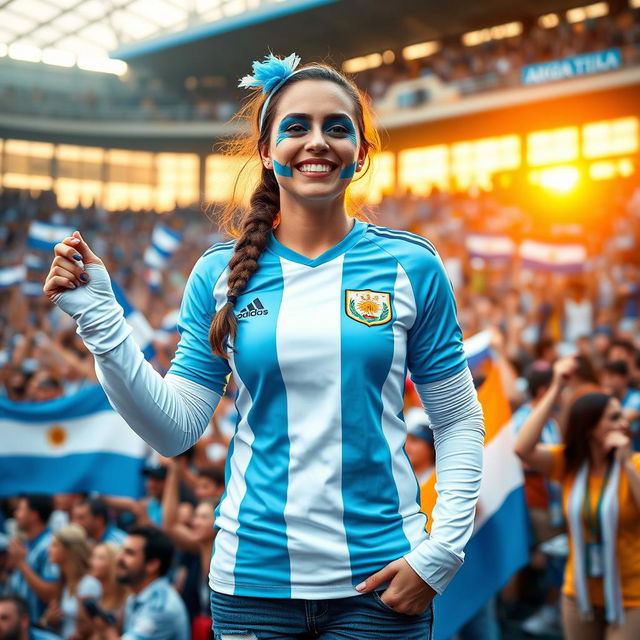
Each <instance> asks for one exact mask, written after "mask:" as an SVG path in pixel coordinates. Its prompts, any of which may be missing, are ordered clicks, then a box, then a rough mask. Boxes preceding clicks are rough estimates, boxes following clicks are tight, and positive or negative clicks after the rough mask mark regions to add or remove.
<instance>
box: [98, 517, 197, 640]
mask: <svg viewBox="0 0 640 640" xmlns="http://www.w3.org/2000/svg"><path fill="white" fill-rule="evenodd" d="M172 559H173V544H172V543H171V540H170V539H169V538H168V537H167V535H166V534H164V533H163V532H162V531H160V530H158V529H156V528H155V527H150V526H140V527H133V528H132V529H131V530H130V531H129V535H128V536H127V538H126V539H125V541H124V545H123V547H122V549H121V551H120V555H119V556H118V561H117V565H116V578H117V580H118V581H119V582H121V583H123V584H127V585H129V587H130V588H131V591H132V594H131V595H130V596H129V598H128V600H127V604H126V608H125V614H124V635H123V636H122V639H123V640H189V638H190V629H189V616H188V614H187V609H186V607H185V605H184V603H183V602H182V599H181V598H180V596H179V595H178V593H177V592H176V591H175V589H174V588H173V587H172V586H171V583H170V582H169V580H168V579H167V577H166V575H167V572H168V571H169V568H170V567H171V561H172ZM94 624H95V627H96V629H98V630H99V631H100V635H101V637H102V638H103V639H104V640H117V639H119V638H120V637H121V636H120V635H119V634H118V630H117V627H116V626H115V625H113V626H109V625H107V624H106V623H105V621H104V620H103V619H101V618H98V617H96V618H94Z"/></svg>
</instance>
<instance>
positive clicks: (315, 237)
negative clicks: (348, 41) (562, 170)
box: [44, 54, 484, 640]
mask: <svg viewBox="0 0 640 640" xmlns="http://www.w3.org/2000/svg"><path fill="white" fill-rule="evenodd" d="M299 61H300V60H299V58H298V57H297V56H295V54H293V55H291V56H289V57H288V58H286V59H279V58H276V57H274V56H268V57H267V58H266V59H265V60H264V61H263V62H255V63H254V67H253V71H254V75H253V76H247V77H245V78H243V81H242V83H241V85H242V86H244V87H248V88H254V89H255V91H254V95H253V96H252V98H251V100H249V102H248V103H247V107H246V112H245V113H246V114H248V115H249V117H250V118H251V119H252V121H253V125H254V136H253V137H250V138H248V139H247V140H245V142H244V143H243V144H244V145H245V147H246V145H249V147H250V149H251V151H250V153H251V154H252V155H253V157H254V158H255V160H256V162H259V163H260V164H259V166H260V175H259V180H258V183H257V185H256V187H255V189H254V191H253V193H252V196H251V199H250V204H249V208H248V209H247V210H246V211H244V212H242V213H241V214H240V216H239V217H238V215H237V213H238V212H237V211H235V210H234V209H233V208H231V209H229V210H228V211H227V212H226V215H225V216H224V217H223V219H222V220H221V227H222V228H223V229H224V230H225V231H232V232H233V231H234V230H236V229H237V234H236V235H237V236H238V238H237V240H236V241H232V242H226V243H221V244H217V245H214V246H213V247H211V248H210V249H209V250H208V251H206V252H205V254H204V255H203V256H202V257H201V258H200V260H199V261H198V263H197V264H196V266H195V267H194V269H193V271H192V273H191V276H190V278H189V282H188V283H187V287H186V290H185V294H184V298H183V301H182V306H181V311H180V319H179V321H178V328H179V330H180V333H181V339H180V343H179V345H178V350H177V354H176V357H175V358H174V360H173V361H172V364H171V368H170V370H169V372H168V373H167V374H166V375H165V376H164V378H163V377H162V376H160V375H159V374H157V373H156V372H155V371H154V370H153V368H152V367H151V366H150V365H149V363H147V362H145V360H144V357H143V355H142V353H141V351H140V349H139V348H138V347H137V345H136V344H135V342H134V341H133V338H132V337H131V336H130V328H129V327H128V325H127V324H126V323H125V321H124V318H123V314H122V310H121V308H120V307H119V305H118V304H117V303H116V301H115V299H114V297H113V294H112V291H111V286H110V281H109V275H108V273H107V271H106V269H105V267H104V264H103V262H102V260H101V259H100V258H99V257H98V256H96V255H95V254H94V253H93V251H92V250H91V249H90V248H89V246H88V245H87V244H86V243H85V242H84V240H83V239H82V237H81V236H80V234H79V233H78V232H74V234H73V236H71V237H68V238H66V239H65V240H64V241H63V242H62V243H60V244H58V245H56V248H55V250H54V253H55V257H54V261H53V265H52V268H51V271H50V272H49V275H48V276H47V280H46V282H45V286H44V291H45V293H46V294H47V295H48V296H49V297H50V299H51V300H52V301H53V302H54V303H56V304H57V305H59V306H60V307H61V308H62V309H63V310H64V311H66V312H67V313H68V314H69V315H71V316H72V317H74V318H75V319H76V321H77V322H78V333H79V335H80V336H81V337H82V338H83V340H84V342H85V344H86V345H87V347H88V349H89V350H90V351H91V352H92V353H93V354H94V356H95V358H96V365H97V369H98V372H99V374H98V375H99V379H100V382H101V384H102V385H103V387H104V389H105V390H106V392H107V394H108V395H109V398H110V400H111V402H112V404H113V406H114V407H116V408H117V410H118V411H119V412H120V413H121V414H122V415H123V416H124V418H125V419H126V421H127V422H128V423H129V424H130V425H131V426H132V428H134V429H135V430H136V431H137V432H138V433H139V434H140V435H141V436H142V437H143V438H145V439H146V440H147V441H148V442H149V443H150V444H151V445H152V446H153V447H154V448H155V449H156V450H158V451H159V452H160V453H162V454H163V455H167V456H173V455H176V454H177V453H179V452H181V451H184V450H185V449H187V448H188V447H189V446H192V445H193V443H194V442H195V441H196V440H197V439H198V437H199V436H200V435H201V434H202V432H203V431H204V429H205V427H206V426H207V424H208V422H209V420H210V418H211V415H212V413H213V411H214V410H215V407H216V405H217V403H218V402H219V400H220V397H221V396H222V395H223V394H224V388H225V385H226V381H227V378H228V376H229V375H230V374H233V377H234V380H235V383H236V385H237V387H238V398H237V403H236V404H237V407H238V413H239V416H238V422H237V426H236V432H235V435H234V437H233V439H232V442H231V444H230V449H229V455H228V458H227V467H226V473H227V479H228V482H227V483H226V487H227V489H226V493H225V495H224V496H223V498H222V500H221V503H220V506H219V508H218V511H217V513H216V527H217V528H218V529H219V532H218V534H217V537H216V543H215V552H214V554H213V558H212V562H211V568H210V574H209V584H210V586H211V587H212V589H213V593H212V599H211V604H212V613H213V616H212V617H213V620H214V632H215V634H216V637H226V636H227V635H229V636H233V635H238V634H242V633H243V634H245V635H256V636H258V637H261V636H263V635H264V634H268V635H269V637H270V638H274V639H277V638H290V637H292V636H301V635H303V634H305V633H306V634H309V633H313V634H315V637H318V638H322V639H323V640H337V639H338V638H355V637H357V638H358V639H359V640H366V639H369V638H371V639H373V638H390V637H394V638H396V637H397V638H400V637H401V638H403V639H404V640H418V638H420V639H423V638H425V637H427V636H428V634H429V631H430V629H431V626H432V608H431V606H430V605H431V602H432V599H433V597H434V595H435V594H436V593H437V592H441V591H442V590H443V589H444V588H445V587H446V586H447V584H448V583H449V582H450V580H451V579H452V578H453V575H454V574H455V573H456V571H457V570H458V568H459V567H460V565H461V564H462V561H463V557H464V552H463V549H464V546H465V544H466V542H467V541H468V539H469V537H470V535H471V533H472V530H473V521H474V507H475V503H476V500H477V497H478V492H479V487H480V475H481V470H482V452H483V441H484V428H483V420H482V411H481V408H480V405H479V403H478V401H477V396H476V393H475V389H474V386H473V381H472V378H471V374H470V372H469V369H468V366H467V361H466V358H465V354H464V349H463V345H462V332H461V330H460V327H459V325H458V322H457V319H456V305H455V300H454V296H453V291H452V288H451V284H450V282H449V279H448V277H447V274H446V272H445V270H444V267H443V265H442V262H441V260H440V258H439V256H438V254H437V252H436V250H435V248H434V247H433V245H432V244H431V243H430V242H429V241H428V240H425V239H424V238H421V237H419V236H415V235H413V234H410V233H406V232H397V231H393V230H390V229H386V228H383V227H377V226H375V225H372V224H368V223H366V222H364V221H362V220H359V219H354V218H353V217H352V216H351V215H349V213H348V211H347V203H346V200H345V197H346V191H347V187H348V186H349V184H350V183H351V181H352V180H353V179H354V177H355V176H356V174H358V173H361V172H362V171H363V170H365V168H366V166H367V163H368V158H369V155H370V154H371V153H373V152H374V151H375V150H376V147H377V143H376V140H377V135H376V132H375V129H374V128H373V126H372V124H371V123H372V120H371V114H370V112H369V110H368V106H367V102H366V100H365V99H364V98H363V96H362V95H361V94H360V93H359V92H358V90H357V88H356V87H355V86H354V85H353V83H352V82H351V81H349V80H348V79H347V78H345V77H344V76H343V75H342V74H340V73H339V72H338V71H336V70H335V69H332V68H331V67H328V66H325V65H319V64H318V65H310V66H306V67H302V68H299V69H297V66H298V64H299ZM239 148H240V147H238V149H239ZM234 222H235V223H236V224H234ZM407 369H409V371H411V374H412V379H413V381H414V382H415V383H416V388H417V391H418V393H419V395H420V398H421V400H422V402H423V404H424V405H425V408H426V410H427V411H428V414H429V416H430V418H431V421H432V424H433V431H434V442H435V448H436V451H437V457H436V471H437V474H438V492H439V497H438V501H437V504H436V506H435V509H434V512H433V517H434V525H433V528H432V531H431V537H429V536H428V535H427V533H426V531H425V516H424V514H423V513H422V512H421V510H420V505H419V503H418V501H417V495H418V491H417V489H418V487H417V482H416V478H415V475H414V474H413V471H412V469H411V466H410V463H409V461H408V459H407V456H406V454H405V452H404V442H405V439H406V425H405V423H404V420H403V418H402V408H403V389H404V378H405V373H406V370H407Z"/></svg>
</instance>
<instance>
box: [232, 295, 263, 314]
mask: <svg viewBox="0 0 640 640" xmlns="http://www.w3.org/2000/svg"><path fill="white" fill-rule="evenodd" d="M268 313H269V309H265V308H264V305H263V304H262V302H260V298H255V299H254V300H253V302H250V303H249V304H248V305H247V306H246V307H245V308H244V309H242V310H241V311H240V313H238V314H236V318H253V317H254V316H266V315H267V314H268Z"/></svg>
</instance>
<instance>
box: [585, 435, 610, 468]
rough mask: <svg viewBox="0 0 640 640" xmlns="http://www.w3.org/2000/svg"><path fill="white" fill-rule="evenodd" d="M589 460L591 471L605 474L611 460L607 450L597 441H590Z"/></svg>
mask: <svg viewBox="0 0 640 640" xmlns="http://www.w3.org/2000/svg"><path fill="white" fill-rule="evenodd" d="M589 454H590V455H589V462H590V466H591V469H590V472H591V473H592V474H593V475H603V474H604V473H605V471H606V470H607V467H608V466H609V460H608V459H607V452H606V451H605V450H604V449H603V448H602V446H601V445H600V444H599V443H597V442H590V443H589Z"/></svg>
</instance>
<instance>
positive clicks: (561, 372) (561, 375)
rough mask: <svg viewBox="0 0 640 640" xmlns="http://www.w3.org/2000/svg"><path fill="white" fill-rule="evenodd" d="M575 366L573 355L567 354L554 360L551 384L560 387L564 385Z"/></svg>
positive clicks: (576, 366)
mask: <svg viewBox="0 0 640 640" xmlns="http://www.w3.org/2000/svg"><path fill="white" fill-rule="evenodd" d="M577 368H578V362H577V361H576V358H575V356H567V357H566V358H560V359H559V360H556V361H555V362H554V364H553V384H555V385H557V386H559V387H561V388H562V387H564V386H565V385H566V384H567V383H568V382H569V378H571V376H572V375H573V373H574V372H575V370H576V369H577Z"/></svg>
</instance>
